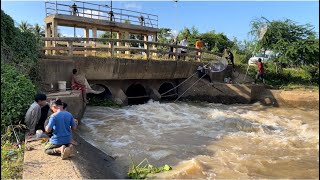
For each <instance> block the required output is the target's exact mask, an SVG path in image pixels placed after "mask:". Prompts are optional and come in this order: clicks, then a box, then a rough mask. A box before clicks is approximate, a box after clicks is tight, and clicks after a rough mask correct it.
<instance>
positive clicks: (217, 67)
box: [209, 57, 228, 72]
mask: <svg viewBox="0 0 320 180" xmlns="http://www.w3.org/2000/svg"><path fill="white" fill-rule="evenodd" d="M227 66H228V60H227V59H226V58H224V57H221V58H220V59H219V61H218V62H211V63H210V66H209V67H210V68H211V72H221V71H223V70H225V69H226V68H227Z"/></svg>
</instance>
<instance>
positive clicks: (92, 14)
mask: <svg viewBox="0 0 320 180" xmlns="http://www.w3.org/2000/svg"><path fill="white" fill-rule="evenodd" d="M84 13H85V14H82V13H79V15H80V16H84V17H88V18H93V19H105V18H106V17H101V16H106V15H105V13H103V12H99V11H95V10H85V11H84Z"/></svg>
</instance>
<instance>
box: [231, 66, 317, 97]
mask: <svg viewBox="0 0 320 180" xmlns="http://www.w3.org/2000/svg"><path fill="white" fill-rule="evenodd" d="M247 68H248V65H247V64H244V63H240V62H236V69H237V70H238V71H240V72H241V73H244V74H245V73H246V71H247ZM265 69H266V72H265V83H266V85H268V86H270V87H273V88H274V89H283V90H297V89H301V90H315V91H318V90H319V84H318V83H317V82H319V69H317V67H297V68H281V69H279V68H277V67H276V66H275V65H274V64H273V63H266V64H265ZM256 74H257V66H249V69H248V76H250V77H251V78H253V79H254V78H255V76H256Z"/></svg>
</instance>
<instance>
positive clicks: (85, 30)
mask: <svg viewBox="0 0 320 180" xmlns="http://www.w3.org/2000/svg"><path fill="white" fill-rule="evenodd" d="M84 37H85V38H89V28H87V27H86V28H85V29H84ZM87 44H89V41H88V40H86V42H85V45H84V47H87ZM87 52H88V51H87V50H84V57H87V56H88V54H87Z"/></svg>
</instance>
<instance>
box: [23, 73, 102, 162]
mask: <svg viewBox="0 0 320 180" xmlns="http://www.w3.org/2000/svg"><path fill="white" fill-rule="evenodd" d="M71 88H72V89H73V90H80V91H81V94H82V98H83V101H84V102H85V103H87V102H88V100H87V95H86V94H87V93H94V94H99V93H101V92H99V91H94V90H93V89H92V88H91V87H90V85H89V83H88V81H87V79H86V78H85V77H84V76H83V75H79V74H78V71H77V69H73V70H72V78H71ZM67 107H68V105H67V104H66V103H65V102H62V101H61V100H60V99H53V100H51V101H50V102H48V101H47V96H46V95H45V94H41V93H39V94H36V95H35V97H34V102H33V103H32V104H31V105H30V107H29V109H28V111H27V113H26V116H25V124H26V126H27V128H28V133H27V136H28V137H33V136H35V135H36V131H37V130H42V132H45V134H46V135H47V136H48V137H50V140H49V141H48V142H47V143H46V145H45V153H47V154H50V155H52V154H57V153H60V154H61V157H62V159H66V158H68V157H69V156H70V153H71V151H72V149H73V146H72V144H74V145H76V144H77V143H76V142H75V141H74V140H73V139H72V137H71V134H72V131H74V130H75V129H76V127H77V125H78V120H77V119H75V118H73V116H72V115H71V113H69V112H68V111H67ZM49 113H50V114H51V115H49ZM48 115H49V116H48Z"/></svg>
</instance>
